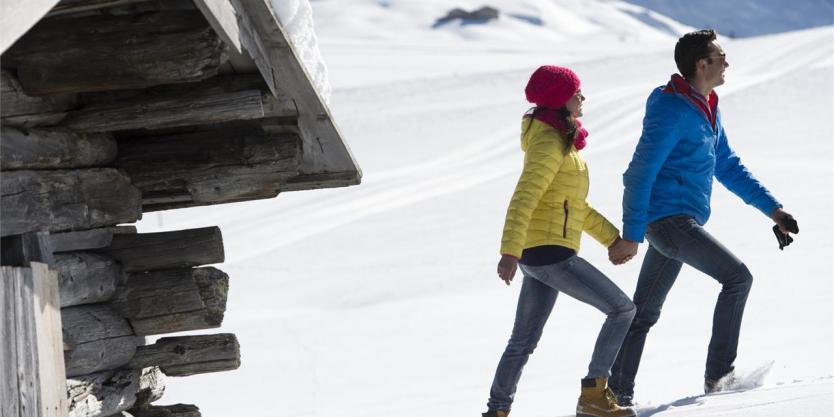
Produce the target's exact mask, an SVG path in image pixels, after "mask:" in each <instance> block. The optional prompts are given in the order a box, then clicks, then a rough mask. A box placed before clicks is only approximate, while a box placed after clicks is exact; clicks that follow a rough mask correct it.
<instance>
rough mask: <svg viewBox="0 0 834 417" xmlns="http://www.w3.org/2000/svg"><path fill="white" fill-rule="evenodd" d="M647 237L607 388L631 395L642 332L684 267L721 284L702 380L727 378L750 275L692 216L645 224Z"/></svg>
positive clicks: (648, 327) (644, 331)
mask: <svg viewBox="0 0 834 417" xmlns="http://www.w3.org/2000/svg"><path fill="white" fill-rule="evenodd" d="M646 239H647V240H648V241H649V243H650V246H649V250H648V252H647V253H646V257H645V259H643V266H642V268H641V270H640V277H639V279H638V280H637V289H636V290H635V292H634V304H636V305H637V315H636V316H635V317H634V322H632V323H631V328H630V329H629V330H628V334H627V335H626V338H625V341H623V346H622V349H620V353H619V355H618V356H617V360H616V362H614V367H613V369H612V375H611V379H610V380H609V385H611V387H612V388H613V389H615V390H617V391H618V392H621V393H627V394H633V393H634V378H635V376H636V375H637V368H638V367H639V365H640V357H641V356H642V354H643V345H644V344H645V343H646V334H647V333H648V331H649V329H650V328H651V327H652V326H653V325H654V324H655V323H657V319H658V318H659V317H660V309H661V308H662V307H663V301H664V300H666V294H668V293H669V290H670V289H671V288H672V284H674V283H675V278H677V276H678V273H679V272H680V270H681V266H682V265H683V264H684V263H685V264H687V265H690V266H692V267H694V268H695V269H697V270H699V271H701V272H703V273H705V274H707V275H709V276H711V277H713V278H715V280H716V281H718V282H719V283H721V286H722V287H721V293H720V294H719V295H718V302H717V303H716V304H715V312H714V314H713V317H712V339H711V340H710V343H709V353H708V355H707V363H706V373H705V375H704V376H705V377H706V378H709V379H718V378H720V377H722V376H724V375H726V374H727V373H729V372H730V371H732V370H733V361H735V359H736V351H737V349H738V336H739V332H740V330H741V318H742V315H743V314H744V305H745V304H746V302H747V294H748V293H749V292H750V286H751V284H752V282H753V277H752V276H751V275H750V271H749V270H748V269H747V267H746V266H745V265H744V264H743V263H742V262H741V261H740V260H739V259H738V258H736V257H735V256H734V255H733V254H732V253H731V252H730V251H729V250H728V249H727V248H725V247H724V246H722V245H721V243H719V242H718V241H717V240H715V238H714V237H712V236H711V235H710V234H709V233H707V231H706V230H704V228H703V227H701V226H700V225H699V224H698V223H697V222H696V221H695V219H693V218H692V217H691V216H686V215H681V216H672V217H666V218H664V219H660V220H658V221H655V222H653V223H651V224H649V226H648V229H647V231H646Z"/></svg>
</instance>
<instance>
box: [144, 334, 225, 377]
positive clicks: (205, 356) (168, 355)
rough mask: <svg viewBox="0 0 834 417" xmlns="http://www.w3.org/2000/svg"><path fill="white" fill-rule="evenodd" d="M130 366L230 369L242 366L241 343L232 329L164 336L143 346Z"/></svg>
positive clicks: (178, 371) (181, 371) (169, 371)
mask: <svg viewBox="0 0 834 417" xmlns="http://www.w3.org/2000/svg"><path fill="white" fill-rule="evenodd" d="M128 366H130V367H132V368H143V367H147V366H159V369H160V370H162V373H164V374H165V375H168V376H189V375H196V374H202V373H207V372H219V371H229V370H233V369H237V368H239V367H240V344H239V343H238V341H237V338H236V337H235V335H233V334H231V333H222V334H212V335H200V336H181V337H163V338H161V339H159V340H157V341H156V343H154V344H152V345H147V346H139V347H138V348H137V349H136V356H134V357H133V359H131V360H130V363H129V364H128Z"/></svg>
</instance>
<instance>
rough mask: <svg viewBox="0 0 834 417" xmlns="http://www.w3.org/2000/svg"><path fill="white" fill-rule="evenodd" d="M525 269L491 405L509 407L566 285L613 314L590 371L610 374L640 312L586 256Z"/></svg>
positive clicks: (580, 297) (571, 292)
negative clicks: (529, 359) (510, 332)
mask: <svg viewBox="0 0 834 417" xmlns="http://www.w3.org/2000/svg"><path fill="white" fill-rule="evenodd" d="M520 269H521V272H522V273H523V274H524V282H523V284H522V285H521V294H520V295H519V297H518V307H517V309H516V314H515V324H514V325H513V333H512V336H511V337H510V341H509V343H507V348H506V350H505V351H504V354H503V355H502V356H501V361H500V362H498V369H497V370H496V371H495V379H494V380H493V382H492V389H491V390H490V393H489V402H488V403H487V407H489V409H490V410H509V409H510V405H511V404H512V402H513V397H514V396H515V391H516V387H517V385H518V380H519V378H521V371H522V369H523V368H524V364H526V363H527V359H528V358H529V357H530V354H531V353H533V350H534V349H535V348H536V345H537V344H538V342H539V339H540V338H541V335H542V329H543V328H544V324H545V323H546V322H547V318H548V317H549V316H550V312H551V311H552V310H553V305H554V304H555V303H556V296H558V295H559V292H560V291H562V292H564V293H565V294H567V295H570V296H571V297H574V298H576V299H577V300H579V301H582V302H585V303H587V304H590V305H592V306H594V307H596V308H597V309H599V310H600V311H602V312H603V313H605V314H606V315H607V316H608V317H607V318H606V319H605V323H604V324H603V325H602V329H601V330H600V332H599V336H598V337H597V342H596V346H594V354H593V356H592V358H591V364H590V366H589V367H588V377H591V378H594V377H608V376H609V371H610V369H611V364H612V363H613V362H614V358H615V357H616V356H617V351H618V350H619V349H620V345H621V344H622V341H623V337H625V334H626V332H627V331H628V326H629V324H630V323H631V319H632V318H633V317H634V312H635V308H634V304H633V303H632V302H631V300H629V299H628V296H627V295H626V294H625V293H624V292H622V291H621V290H620V288H619V287H617V286H616V285H615V284H614V283H613V282H611V280H609V279H608V277H606V276H605V275H604V274H603V273H602V272H600V271H599V270H597V269H596V268H594V266H593V265H591V264H589V263H588V262H587V261H586V260H584V259H582V258H580V257H578V256H572V257H570V258H568V259H566V260H564V261H562V262H560V263H557V264H552V265H544V266H528V265H520Z"/></svg>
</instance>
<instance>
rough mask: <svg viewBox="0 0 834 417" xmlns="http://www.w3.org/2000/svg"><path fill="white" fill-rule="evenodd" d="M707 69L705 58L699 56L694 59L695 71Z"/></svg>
mask: <svg viewBox="0 0 834 417" xmlns="http://www.w3.org/2000/svg"><path fill="white" fill-rule="evenodd" d="M706 69H707V58H701V59H699V60H697V61H695V72H698V70H701V71H704V70H706Z"/></svg>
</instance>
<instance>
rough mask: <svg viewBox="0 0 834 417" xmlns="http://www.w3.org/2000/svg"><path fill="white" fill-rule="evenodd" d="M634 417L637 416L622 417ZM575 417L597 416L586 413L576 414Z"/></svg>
mask: <svg viewBox="0 0 834 417" xmlns="http://www.w3.org/2000/svg"><path fill="white" fill-rule="evenodd" d="M636 416H637V414H636V413H635V414H631V415H628V416H623V417H636ZM576 417H599V416H598V415H594V414H587V413H576Z"/></svg>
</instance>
